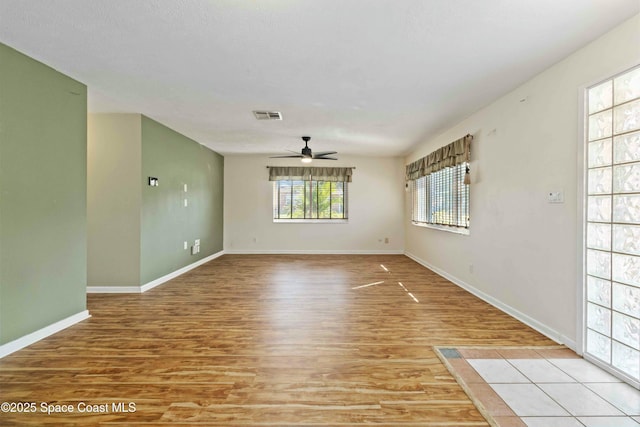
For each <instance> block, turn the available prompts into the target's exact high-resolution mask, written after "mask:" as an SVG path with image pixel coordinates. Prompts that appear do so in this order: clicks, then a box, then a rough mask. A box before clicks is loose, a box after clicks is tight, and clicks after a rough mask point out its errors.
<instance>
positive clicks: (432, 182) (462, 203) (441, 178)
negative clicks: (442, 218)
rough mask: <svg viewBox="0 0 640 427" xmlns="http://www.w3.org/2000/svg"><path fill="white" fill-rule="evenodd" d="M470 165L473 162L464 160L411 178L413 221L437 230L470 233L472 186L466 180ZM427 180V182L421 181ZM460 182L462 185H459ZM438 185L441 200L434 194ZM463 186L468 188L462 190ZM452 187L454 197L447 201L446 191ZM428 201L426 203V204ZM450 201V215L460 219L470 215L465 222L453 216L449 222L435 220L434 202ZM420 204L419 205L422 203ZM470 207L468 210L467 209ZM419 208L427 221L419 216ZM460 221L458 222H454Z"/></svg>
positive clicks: (451, 192) (448, 211)
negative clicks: (422, 182) (435, 197)
mask: <svg viewBox="0 0 640 427" xmlns="http://www.w3.org/2000/svg"><path fill="white" fill-rule="evenodd" d="M468 167H469V162H463V163H461V164H459V165H455V166H451V167H446V168H443V169H441V170H439V171H436V172H433V173H431V174H428V175H425V176H422V177H420V178H417V179H414V180H411V184H412V185H411V188H410V192H411V224H412V225H415V226H418V227H426V228H432V229H436V230H442V231H448V232H451V233H457V234H464V235H469V234H470V223H471V221H470V206H469V205H470V204H469V201H470V188H469V184H465V183H464V177H465V173H466V171H467V168H468ZM420 180H424V185H422V184H420V188H418V185H419V183H418V181H420ZM456 181H457V182H458V185H455V184H456ZM434 186H438V187H439V190H440V191H438V192H437V194H436V196H437V197H438V199H437V200H434V198H433V197H432V196H431V195H430V194H431V193H432V191H431V190H432V189H433V187H434ZM461 186H463V187H462V188H464V191H462V192H461V191H459V190H460V188H461ZM419 190H423V191H424V195H423V196H422V197H421V198H418V196H419V195H418V193H417V192H418V191H419ZM447 190H449V192H450V196H449V197H448V199H447V200H445V199H443V197H444V196H445V193H446V192H447ZM422 203H424V205H422ZM436 203H445V204H448V205H449V206H448V209H447V214H446V215H447V216H448V217H449V218H459V216H460V215H466V220H463V221H464V222H465V225H459V224H460V220H455V219H452V220H451V221H449V223H439V222H436V221H434V220H433V217H434V215H435V214H436V212H434V211H433V208H434V204H436ZM418 205H419V206H418ZM465 208H466V209H465ZM416 209H420V210H422V211H423V212H422V214H423V215H420V216H422V217H424V220H421V219H422V218H420V219H417V217H418V215H416ZM453 222H458V224H453Z"/></svg>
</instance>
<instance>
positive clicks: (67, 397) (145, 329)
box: [0, 255, 554, 426]
mask: <svg viewBox="0 0 640 427" xmlns="http://www.w3.org/2000/svg"><path fill="white" fill-rule="evenodd" d="M376 282H378V283H377V284H374V283H376ZM366 285H370V286H366ZM52 303H55V302H53V301H52ZM88 309H89V311H90V313H91V315H92V317H91V318H90V319H88V320H86V321H83V322H81V323H79V324H77V325H75V326H73V327H71V328H69V329H66V330H64V331H62V332H59V333H57V334H55V335H53V336H51V337H49V338H47V339H45V340H43V341H40V342H38V343H36V344H34V345H32V346H30V347H28V348H25V349H23V350H21V351H18V352H16V353H14V354H12V355H10V356H7V357H5V358H4V359H1V360H0V401H2V402H7V401H9V402H33V403H36V405H37V411H36V412H35V413H23V414H10V413H0V425H2V426H7V425H29V424H31V425H46V424H49V425H64V424H67V423H69V424H73V423H77V424H82V425H121V426H136V425H144V426H151V425H197V424H200V425H208V426H234V425H246V426H360V425H370V424H377V425H384V426H487V425H488V424H487V423H486V421H485V420H484V418H483V417H482V416H481V415H480V413H479V412H478V411H477V410H476V408H475V407H474V406H473V404H472V403H471V401H470V400H469V398H468V397H467V396H466V395H465V393H464V392H463V391H462V389H461V388H460V387H459V386H458V385H457V383H456V381H455V380H454V378H453V377H452V376H451V375H450V374H449V372H448V371H447V369H446V368H445V367H444V366H443V365H442V363H441V362H440V360H439V359H438V357H437V356H436V355H435V353H434V351H433V349H432V346H434V345H439V346H443V345H452V346H462V345H483V346H484V345H487V346H492V345H500V346H504V345H526V346H531V345H534V346H537V345H553V344H554V343H553V342H552V341H550V340H548V339H546V338H545V337H543V336H542V335H540V334H539V333H537V332H535V331H534V330H532V329H530V328H528V327H527V326H525V325H523V324H522V323H520V322H518V321H516V320H514V319H513V318H511V317H509V316H507V315H506V314H503V313H502V312H500V311H498V310H497V309H495V308H493V307H491V306H489V305H488V304H486V303H484V302H482V301H481V300H479V299H477V298H476V297H474V296H472V295H471V294H469V293H467V292H465V291H464V290H462V289H460V288H458V287H457V286H455V285H453V284H451V283H450V282H448V281H447V280H445V279H443V278H441V277H440V276H437V275H436V274H434V273H432V272H431V271H429V270H427V269H425V268H424V267H422V266H420V265H419V264H417V263H415V262H414V261H412V260H411V259H409V258H407V257H405V256H402V255H369V256H367V255H362V256H352V255H348V256H347V255H308V256H299V255H295V256H294V255H224V256H222V257H220V258H218V259H216V260H214V261H211V262H210V263H208V264H206V265H204V266H202V267H199V268H197V269H195V270H192V271H191V272H189V273H187V274H184V275H183V276H180V277H179V278H177V279H174V280H172V281H171V282H167V283H165V284H163V285H162V286H159V287H157V288H155V289H153V290H151V291H149V292H147V293H144V294H140V295H132V294H126V295H118V294H109V295H95V294H93V295H89V296H88ZM43 402H44V406H43ZM129 402H132V403H134V404H135V412H123V411H122V410H123V409H133V408H132V407H131V406H129ZM55 404H59V405H71V408H72V409H73V410H74V412H73V413H58V414H56V413H53V414H51V415H47V414H46V413H42V412H41V411H42V410H43V409H49V410H51V409H52V408H53V409H56V407H55V406H50V405H55ZM112 404H115V405H114V406H112ZM118 404H121V405H120V406H118ZM100 405H102V406H100ZM87 408H88V409H93V410H95V411H100V410H105V409H106V410H108V412H105V413H102V414H99V413H87V412H79V410H80V409H84V410H86V409H87ZM57 409H63V407H57ZM67 409H68V408H67Z"/></svg>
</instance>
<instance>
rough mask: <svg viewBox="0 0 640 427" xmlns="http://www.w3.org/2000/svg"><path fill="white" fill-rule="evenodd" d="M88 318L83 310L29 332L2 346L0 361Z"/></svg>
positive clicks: (87, 314) (0, 347) (86, 311)
mask: <svg viewBox="0 0 640 427" xmlns="http://www.w3.org/2000/svg"><path fill="white" fill-rule="evenodd" d="M89 317H91V315H90V314H89V311H88V310H84V311H81V312H79V313H76V314H74V315H72V316H69V317H67V318H65V319H62V320H60V321H58V322H56V323H52V324H51V325H49V326H45V327H44V328H42V329H38V330H37V331H35V332H31V333H30V334H27V335H25V336H23V337H20V338H18V339H15V340H13V341H10V342H8V343H6V344H3V345H1V346H0V359H1V358H3V357H5V356H7V355H9V354H11V353H14V352H16V351H18V350H20V349H23V348H25V347H26V346H28V345H31V344H33V343H35V342H38V341H40V340H41V339H44V338H46V337H48V336H50V335H53V334H55V333H56V332H60V331H61V330H63V329H66V328H68V327H69V326H72V325H75V324H76V323H78V322H81V321H83V320H85V319H88V318H89Z"/></svg>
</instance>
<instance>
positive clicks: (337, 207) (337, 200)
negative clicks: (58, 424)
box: [273, 180, 347, 220]
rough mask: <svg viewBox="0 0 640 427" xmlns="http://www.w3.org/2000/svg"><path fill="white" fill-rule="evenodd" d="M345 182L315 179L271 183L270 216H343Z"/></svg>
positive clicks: (340, 217)
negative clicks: (271, 214)
mask: <svg viewBox="0 0 640 427" xmlns="http://www.w3.org/2000/svg"><path fill="white" fill-rule="evenodd" d="M346 200H347V183H346V182H331V181H315V180H279V181H274V182H273V219H274V220H278V219H288V220H295V219H302V220H305V219H311V220H315V219H320V220H333V219H342V220H344V219H347V203H346Z"/></svg>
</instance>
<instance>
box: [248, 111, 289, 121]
mask: <svg viewBox="0 0 640 427" xmlns="http://www.w3.org/2000/svg"><path fill="white" fill-rule="evenodd" d="M253 115H254V116H256V119H258V120H282V113H281V112H279V111H254V112H253Z"/></svg>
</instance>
